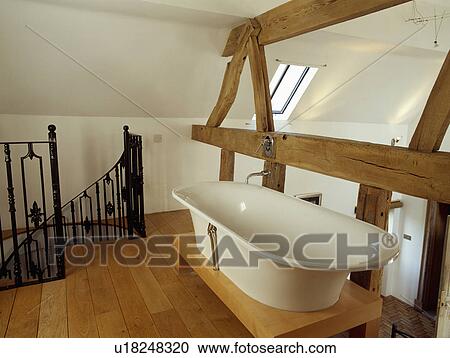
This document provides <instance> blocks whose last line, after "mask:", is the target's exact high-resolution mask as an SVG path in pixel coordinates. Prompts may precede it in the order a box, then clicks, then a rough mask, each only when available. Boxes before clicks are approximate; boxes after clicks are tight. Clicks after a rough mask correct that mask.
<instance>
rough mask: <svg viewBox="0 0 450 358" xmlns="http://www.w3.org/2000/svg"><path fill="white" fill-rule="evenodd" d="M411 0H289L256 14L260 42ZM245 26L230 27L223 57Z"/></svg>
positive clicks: (233, 50) (267, 43)
mask: <svg viewBox="0 0 450 358" xmlns="http://www.w3.org/2000/svg"><path fill="white" fill-rule="evenodd" d="M409 1H411V0H291V1H288V2H286V3H285V4H282V5H280V6H277V7H275V8H273V9H272V10H269V11H267V12H265V13H264V14H261V15H259V16H257V17H256V20H257V21H258V22H259V24H260V25H261V32H260V34H259V36H258V40H259V43H260V44H261V45H269V44H271V43H274V42H278V41H281V40H286V39H289V38H292V37H295V36H298V35H302V34H305V33H308V32H311V31H315V30H319V29H322V28H325V27H328V26H331V25H335V24H338V23H341V22H344V21H348V20H351V19H355V18H358V17H361V16H364V15H368V14H371V13H374V12H377V11H381V10H384V9H387V8H390V7H393V6H396V5H400V4H403V3H406V2H409ZM243 28H244V26H243V25H241V26H238V27H235V28H234V29H233V30H231V32H230V35H229V37H228V41H227V44H226V46H225V49H224V51H223V54H222V56H224V57H228V56H232V55H233V54H234V52H235V51H236V48H237V46H238V43H239V36H240V33H241V31H242V30H243Z"/></svg>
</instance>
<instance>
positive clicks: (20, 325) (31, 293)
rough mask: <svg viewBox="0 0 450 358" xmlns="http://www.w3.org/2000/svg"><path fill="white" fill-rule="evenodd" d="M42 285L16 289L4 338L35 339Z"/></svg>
mask: <svg viewBox="0 0 450 358" xmlns="http://www.w3.org/2000/svg"><path fill="white" fill-rule="evenodd" d="M41 292H42V285H40V284H38V285H33V286H26V287H20V288H19V289H17V293H16V298H15V300H14V306H13V309H12V312H11V317H10V320H9V325H8V329H7V331H6V337H8V338H35V337H36V336H37V331H38V325H39V312H40V304H41Z"/></svg>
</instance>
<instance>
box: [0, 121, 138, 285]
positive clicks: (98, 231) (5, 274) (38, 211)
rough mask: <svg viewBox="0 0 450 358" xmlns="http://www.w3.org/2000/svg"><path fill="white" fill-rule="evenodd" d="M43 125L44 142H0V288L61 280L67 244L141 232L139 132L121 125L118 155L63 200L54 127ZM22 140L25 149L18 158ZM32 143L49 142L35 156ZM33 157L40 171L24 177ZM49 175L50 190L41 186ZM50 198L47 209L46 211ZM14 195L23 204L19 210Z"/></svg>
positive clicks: (41, 144) (41, 145)
mask: <svg viewBox="0 0 450 358" xmlns="http://www.w3.org/2000/svg"><path fill="white" fill-rule="evenodd" d="M48 129H49V132H48V141H33V142H1V144H2V145H3V148H4V155H5V166H4V169H5V177H6V185H7V188H6V191H7V198H6V199H5V198H3V197H1V196H0V203H1V204H2V206H1V208H2V210H3V208H7V211H8V213H6V210H4V211H5V212H3V211H2V212H0V290H4V289H9V288H13V287H18V286H22V285H30V284H35V283H41V282H46V281H51V280H56V279H61V278H64V277H65V247H66V246H67V245H73V244H86V243H87V242H88V241H89V242H90V243H95V242H100V241H107V240H116V239H118V238H123V237H128V238H132V237H134V235H136V234H137V235H140V236H143V237H145V236H146V233H145V220H144V191H143V183H144V182H143V177H144V176H143V165H142V137H141V136H140V135H136V134H132V133H130V132H129V127H128V126H124V128H123V129H124V131H123V139H124V140H123V143H124V150H123V153H122V155H121V156H120V158H119V160H118V161H117V162H116V163H115V164H114V165H113V166H112V168H111V169H110V170H109V171H108V172H106V173H105V174H104V175H102V176H101V177H100V178H99V179H98V180H96V181H95V182H94V183H92V184H91V185H90V186H89V187H87V188H85V189H84V190H82V191H81V192H80V193H79V194H78V195H77V196H75V197H74V198H72V199H71V200H69V201H68V202H66V203H65V204H64V205H61V194H60V183H59V167H58V152H57V141H56V127H55V126H54V125H50V126H49V127H48ZM24 146H25V148H27V149H28V151H27V153H26V154H25V155H24V156H20V151H21V148H22V151H23V148H24ZM37 147H39V149H41V148H42V147H44V149H45V147H47V148H48V153H47V154H43V153H44V152H43V151H42V153H41V155H40V154H38V153H37V150H36V148H37ZM41 150H42V149H41ZM14 155H15V156H14ZM33 162H37V163H38V164H37V168H38V169H37V171H36V170H35V171H34V172H32V173H31V175H30V171H29V167H28V166H29V165H30V163H33ZM19 164H20V165H19ZM47 164H48V165H47ZM18 167H19V168H20V170H17V168H18ZM45 169H48V170H47V171H46V170H45ZM1 171H2V172H3V170H1ZM17 171H18V172H19V174H20V176H17ZM2 175H3V173H2ZM47 177H50V178H51V188H48V187H46V183H45V178H47ZM18 178H20V180H19V181H18ZM19 182H20V184H19V185H18V183H19ZM37 184H38V185H39V187H40V190H37V191H35V192H31V191H30V190H29V188H30V186H32V185H34V186H36V185H37ZM37 193H39V195H37ZM48 193H50V195H48ZM48 196H50V197H51V200H50V201H51V208H52V209H53V211H52V212H51V214H50V215H48V211H47V210H48V209H47V208H48V206H49V205H47V204H49V201H48ZM18 200H20V202H21V203H23V208H22V209H21V210H18V209H17V204H16V203H17V201H18ZM24 208H27V209H24ZM19 211H22V212H23V214H22V216H19V214H18V212H19ZM8 219H9V220H8ZM22 224H23V225H22ZM20 225H22V226H23V227H21V226H20Z"/></svg>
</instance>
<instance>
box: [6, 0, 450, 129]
mask: <svg viewBox="0 0 450 358" xmlns="http://www.w3.org/2000/svg"><path fill="white" fill-rule="evenodd" d="M427 1H432V0H427ZM436 1H439V0H436ZM281 2H282V1H279V0H264V1H262V0H260V1H254V0H227V1H221V0H164V1H163V0H0V53H1V56H0V113H9V114H36V115H62V116H114V117H133V116H135V117H142V116H145V114H144V113H143V112H142V111H141V110H139V109H138V108H136V107H135V106H133V105H131V104H130V103H129V102H128V101H126V100H125V99H123V98H122V97H121V96H119V95H118V94H117V93H115V92H114V91H112V90H111V89H110V88H109V87H107V86H105V85H104V84H103V83H101V82H100V81H98V79H96V78H94V77H93V76H92V75H90V74H89V73H87V72H86V71H85V70H83V69H81V68H80V66H78V65H76V64H75V63H74V62H73V61H71V60H70V59H68V58H67V57H66V56H64V55H62V54H61V53H60V52H58V51H57V50H56V49H55V48H53V47H52V46H50V45H49V44H48V43H46V42H45V41H43V40H42V39H40V38H39V37H37V36H36V35H35V34H33V33H32V32H31V31H29V30H28V29H27V28H26V26H31V27H33V28H34V29H35V30H37V31H39V32H40V33H41V34H42V35H44V36H46V37H47V38H48V39H50V40H51V41H52V42H54V43H55V44H57V45H58V46H60V47H61V48H62V49H64V50H65V51H66V52H67V53H69V54H70V55H71V56H73V57H74V58H76V59H77V60H78V61H80V62H81V63H83V64H84V65H86V66H87V67H89V68H90V69H92V70H93V71H94V72H95V73H97V74H98V75H100V76H101V77H103V78H104V79H106V80H107V81H108V82H110V83H111V84H112V85H113V86H115V87H116V88H118V89H120V90H121V91H123V92H124V93H126V94H127V95H128V96H129V97H130V98H132V99H133V100H134V101H136V102H137V103H139V104H140V105H142V106H143V107H145V109H147V110H148V111H149V112H151V113H152V114H154V115H156V116H157V117H160V118H170V117H179V118H204V117H207V116H208V115H209V113H210V111H211V109H212V107H213V106H214V103H215V101H216V98H217V94H218V91H219V89H220V83H221V80H222V76H223V71H224V68H225V63H226V61H227V59H224V58H221V57H220V53H221V50H222V48H223V45H224V44H225V41H226V38H227V35H228V32H229V30H230V29H231V28H232V27H233V26H234V25H236V24H239V23H241V22H242V21H243V18H244V17H248V16H255V15H257V14H259V13H262V12H264V11H266V10H267V9H270V8H272V7H274V6H276V5H279V4H280V3H281ZM445 2H447V0H446V1H444V3H445ZM419 6H423V8H422V9H423V11H425V10H426V11H427V12H428V11H431V10H432V9H434V5H427V4H425V3H419ZM410 9H411V8H410V4H404V5H401V6H398V7H396V8H393V9H390V10H385V11H383V12H381V13H377V14H373V15H370V16H366V17H364V18H361V19H357V20H354V21H351V22H347V23H344V24H340V25H336V26H334V27H331V28H328V29H326V30H323V31H317V32H314V33H311V34H307V35H304V36H301V37H297V38H295V39H291V40H288V41H284V42H281V43H278V44H274V45H270V46H268V48H267V56H268V64H269V72H270V74H273V73H274V71H275V69H276V66H277V63H276V61H275V59H276V58H280V59H283V60H289V61H295V62H298V63H307V64H323V63H326V64H327V67H326V68H324V69H321V70H320V71H319V73H318V75H317V76H316V79H315V80H314V81H313V83H312V85H311V87H310V89H309V90H308V91H307V93H306V95H305V96H304V98H302V100H301V101H300V103H299V105H298V107H297V109H296V111H295V112H294V114H293V116H294V117H295V116H298V115H299V114H301V113H303V112H305V110H307V109H309V108H310V107H312V109H311V110H309V111H308V112H307V113H305V114H304V115H303V116H302V117H300V119H308V120H327V121H330V120H336V121H355V122H388V123H402V122H407V121H410V120H414V119H415V118H416V117H417V115H419V114H420V112H421V110H422V109H423V105H424V103H425V101H426V98H427V95H428V93H429V91H430V90H431V87H432V85H433V83H434V80H435V78H436V76H437V73H438V71H439V68H440V65H441V63H442V61H443V59H444V57H445V53H446V52H445V51H447V50H448V48H449V47H450V38H449V37H448V36H450V27H449V26H450V25H449V22H450V21H448V20H447V21H446V22H445V23H444V25H443V28H442V30H441V33H443V34H444V35H443V36H442V37H441V38H440V47H439V48H434V46H432V42H433V40H434V38H433V34H432V33H431V35H430V33H427V31H429V28H428V27H427V28H426V29H424V30H423V31H421V32H420V33H419V34H418V36H417V37H416V36H415V37H413V38H411V39H410V40H409V41H408V42H406V43H405V44H404V45H403V46H401V47H400V48H399V49H397V50H396V51H393V52H392V53H390V54H389V55H388V56H386V57H384V58H383V59H382V60H380V61H379V62H377V63H376V64H374V65H373V66H371V67H369V68H368V69H367V70H364V71H363V72H362V73H361V74H360V75H358V76H356V77H355V78H354V79H353V80H352V81H350V82H349V83H347V84H346V85H344V86H343V87H342V88H341V86H342V84H343V83H346V81H348V80H349V79H350V78H352V77H354V76H355V74H357V73H359V72H360V71H361V70H363V69H364V68H366V67H367V66H368V65H370V64H371V63H373V62H374V61H375V60H376V59H377V58H379V57H380V56H382V55H383V54H384V53H385V52H386V51H388V50H389V49H391V48H392V46H394V45H395V44H396V43H398V42H399V41H402V40H403V39H404V38H405V37H407V36H408V35H410V34H411V33H412V32H414V31H416V30H417V27H416V25H414V24H411V23H405V21H404V20H405V16H408V14H409V13H410ZM439 9H441V8H439ZM449 11H450V10H449ZM336 88H339V90H337V91H335V90H336ZM331 92H333V93H334V94H333V95H331V96H328V95H329V94H330V93H331ZM327 96H328V97H327ZM324 97H326V99H325V100H322V99H323V98H324ZM319 101H320V104H319V105H316V104H317V102H319ZM349 104H350V105H349ZM252 113H253V94H252V88H251V81H250V74H249V69H248V66H246V68H245V69H244V72H243V76H242V82H241V87H240V89H239V93H238V98H237V100H236V104H235V106H233V109H232V111H231V113H230V117H231V118H237V119H244V120H248V119H249V118H251V116H252Z"/></svg>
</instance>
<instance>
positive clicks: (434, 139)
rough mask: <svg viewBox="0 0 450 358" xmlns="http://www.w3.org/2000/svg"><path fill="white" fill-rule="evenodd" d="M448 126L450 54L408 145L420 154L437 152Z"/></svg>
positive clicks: (449, 120) (449, 109)
mask: <svg viewBox="0 0 450 358" xmlns="http://www.w3.org/2000/svg"><path fill="white" fill-rule="evenodd" d="M449 124H450V52H448V53H447V58H446V59H445V62H444V65H443V66H442V69H441V72H440V73H439V76H438V78H437V80H436V83H435V85H434V87H433V90H432V91H431V94H430V97H429V99H428V102H427V105H426V106H425V110H424V112H423V114H422V117H421V118H420V121H419V124H418V126H417V128H416V131H415V132H414V135H413V137H412V139H411V143H410V144H409V148H411V149H414V150H420V151H421V152H432V151H437V150H439V148H440V146H441V143H442V140H443V139H444V136H445V133H446V132H447V129H448V126H449Z"/></svg>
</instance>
